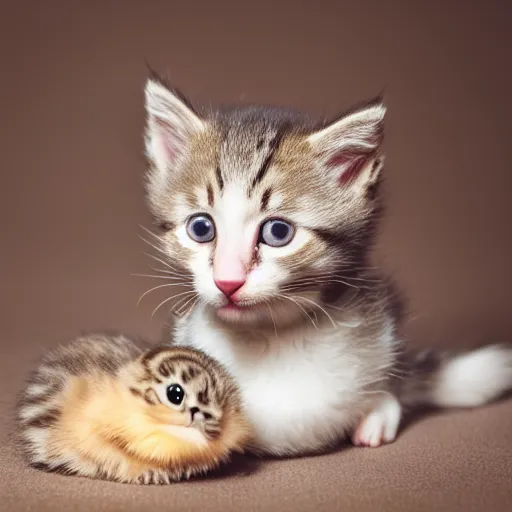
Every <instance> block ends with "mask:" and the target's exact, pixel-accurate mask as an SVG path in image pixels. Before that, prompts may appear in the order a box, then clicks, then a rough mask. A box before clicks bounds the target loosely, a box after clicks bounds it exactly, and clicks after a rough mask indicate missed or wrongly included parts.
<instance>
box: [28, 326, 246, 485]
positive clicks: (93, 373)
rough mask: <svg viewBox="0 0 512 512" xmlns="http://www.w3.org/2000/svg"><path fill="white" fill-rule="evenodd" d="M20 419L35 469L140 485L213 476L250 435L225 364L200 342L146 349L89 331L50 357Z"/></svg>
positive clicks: (34, 382)
mask: <svg viewBox="0 0 512 512" xmlns="http://www.w3.org/2000/svg"><path fill="white" fill-rule="evenodd" d="M18 422H19V428H20V440H21V444H22V447H23V451H24V452H25V454H26V456H27V458H28V460H29V462H30V464H31V465H32V466H34V467H37V468H40V469H44V470H46V471H55V472H59V473H65V474H72V475H80V476H86V477H90V478H99V479H105V480H113V481H117V482H125V483H138V484H169V483H171V482H172V481H177V480H180V479H182V478H189V477H190V476H193V475H196V474H201V473H205V472H207V471H209V470H212V469H214V468H216V467H218V466H219V465H220V464H221V462H223V461H225V460H227V458H228V457H229V454H230V453H231V452H233V451H239V452H241V451H243V449H244V446H245V445H246V444H247V443H248V442H249V440H250V438H251V431H250V426H249V423H248V422H247V420H246V418H245V414H244V411H243V408H242V403H241V397H240V393H239V390H238V387H237V385H236V384H235V381H234V380H233V378H232V377H231V376H230V375H229V374H228V373H227V371H226V370H224V369H223V367H222V366H221V365H220V364H218V363H217V362H215V361H214V360H213V359H212V358H210V357H208V356H206V355H205V354H203V353H202V352H200V351H198V350H194V349H188V348H182V347H179V348H178V347H171V346H169V345H167V346H165V345H160V346H157V347H155V348H152V349H148V350H146V351H143V350H142V349H141V348H139V347H138V346H137V345H135V343H133V342H132V341H131V340H129V339H127V338H125V337H124V336H116V337H114V336H105V335H93V336H87V337H83V338H79V339H77V340H75V341H74V342H72V343H70V344H69V345H66V346H61V347H59V348H57V349H56V350H54V351H52V352H50V353H49V354H47V355H46V356H45V357H44V358H43V360H42V361H41V363H40V364H39V366H38V367H37V369H36V370H35V372H34V373H33V374H32V375H31V377H30V378H29V381H28V383H27V386H26V388H25V389H24V391H23V393H22V396H21V399H20V403H19V407H18Z"/></svg>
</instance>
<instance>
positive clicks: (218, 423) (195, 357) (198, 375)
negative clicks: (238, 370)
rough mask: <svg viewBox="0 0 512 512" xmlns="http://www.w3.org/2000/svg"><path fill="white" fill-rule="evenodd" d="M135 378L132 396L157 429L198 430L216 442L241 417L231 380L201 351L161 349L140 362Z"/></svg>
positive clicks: (132, 368)
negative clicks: (225, 427) (224, 427)
mask: <svg viewBox="0 0 512 512" xmlns="http://www.w3.org/2000/svg"><path fill="white" fill-rule="evenodd" d="M130 373H131V376H132V378H131V379H130V380H131V381H132V382H131V383H130V384H129V386H130V391H131V393H132V394H134V395H135V396H136V397H137V398H139V399H141V400H144V402H145V403H146V404H147V405H149V407H148V410H147V413H148V414H149V416H150V417H151V418H152V420H154V421H156V422H157V423H161V424H168V425H181V426H185V427H195V428H197V429H199V430H200V431H201V432H202V433H203V434H204V435H205V436H206V437H207V438H208V439H216V438H218V437H219V436H220V433H221V428H222V425H223V424H225V423H226V421H229V419H230V418H229V416H230V415H233V414H235V415H236V414H241V413H240V410H241V409H240V398H239V392H238V388H237V387H236V385H235V384H234V381H233V379H232V378H231V376H230V375H229V374H227V372H226V371H225V370H224V369H223V368H222V367H220V366H219V365H218V363H216V362H215V361H213V360H211V358H209V357H208V356H206V355H204V354H202V353H200V352H198V351H196V350H193V349H188V348H169V347H165V348H161V347H157V348H155V349H153V350H150V351H148V352H147V353H146V354H144V355H143V356H141V357H139V359H138V360H136V361H135V363H134V365H132V367H131V368H130Z"/></svg>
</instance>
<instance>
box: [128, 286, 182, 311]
mask: <svg viewBox="0 0 512 512" xmlns="http://www.w3.org/2000/svg"><path fill="white" fill-rule="evenodd" d="M168 286H189V287H190V286H191V285H189V284H187V283H167V284H161V285H159V286H155V287H153V288H150V289H149V290H147V291H145V292H144V293H143V294H142V295H141V296H140V298H139V300H138V301H137V307H139V304H140V302H141V300H142V299H143V298H144V297H145V296H146V295H147V294H148V293H151V292H152V291H154V290H158V289H159V288H166V287H168Z"/></svg>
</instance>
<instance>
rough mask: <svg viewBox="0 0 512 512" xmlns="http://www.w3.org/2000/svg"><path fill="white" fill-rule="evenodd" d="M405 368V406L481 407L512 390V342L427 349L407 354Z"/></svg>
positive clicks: (401, 394)
mask: <svg viewBox="0 0 512 512" xmlns="http://www.w3.org/2000/svg"><path fill="white" fill-rule="evenodd" d="M404 368H405V370H406V371H405V374H404V375H403V378H400V379H398V381H397V386H398V397H399V400H400V401H401V402H402V404H403V405H405V406H421V405H428V406H435V407H478V406H480V405H484V404H486V403H489V402H491V401H493V400H495V399H497V398H499V397H501V396H502V395H503V394H504V393H506V392H508V391H510V390H512V346H506V345H490V346H485V347H482V348H479V349H477V350H472V351H469V352H464V353H451V354H450V353H441V352H435V351H424V352H420V353H418V354H416V355H415V356H414V357H406V359H405V360H404Z"/></svg>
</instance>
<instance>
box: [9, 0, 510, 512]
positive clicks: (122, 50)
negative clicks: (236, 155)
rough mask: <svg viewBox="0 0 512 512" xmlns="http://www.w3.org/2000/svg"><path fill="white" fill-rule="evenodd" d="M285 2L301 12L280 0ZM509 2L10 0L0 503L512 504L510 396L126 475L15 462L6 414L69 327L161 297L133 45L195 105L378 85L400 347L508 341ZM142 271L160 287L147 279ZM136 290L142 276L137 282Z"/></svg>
mask: <svg viewBox="0 0 512 512" xmlns="http://www.w3.org/2000/svg"><path fill="white" fill-rule="evenodd" d="M299 4H300V6H299ZM511 14H512V7H511V4H510V3H508V4H507V3H505V2H501V1H498V0H495V1H490V2H477V1H476V0H475V1H467V2H464V3H463V4H462V3H460V2H456V1H454V0H449V1H445V2H442V3H440V2H439V3H437V2H431V3H430V4H427V3H426V2H400V1H398V0H394V1H389V2H366V1H357V2H356V1H353V2H328V1H318V0H317V1H315V2H312V1H306V2H300V3H297V2H293V1H291V0H289V1H281V2H275V3H270V2H269V3H265V2H253V3H250V4H249V3H244V4H243V6H242V3H240V2H235V1H234V0H233V1H231V2H229V1H226V0H225V1H221V2H202V3H201V4H199V3H197V4H196V3H193V2H190V3H187V2H182V3H179V4H178V3H176V2H156V1H154V2H147V3H144V4H143V3H142V2H133V1H131V2H130V1H126V2H112V1H103V2H64V1H61V0H59V1H57V0H53V1H51V2H36V1H35V0H33V1H31V2H19V3H17V5H16V6H14V2H12V3H11V5H9V6H4V8H3V10H2V16H1V18H0V48H1V52H2V59H1V61H0V66H1V72H2V85H1V86H0V101H1V107H2V110H1V112H2V122H1V123H0V144H1V155H2V170H1V173H2V174H1V176H2V180H1V187H0V194H1V197H0V210H1V222H2V237H1V248H2V250H1V251H0V265H1V267H0V268H1V271H2V294H1V296H0V325H1V328H2V336H1V337H0V343H1V351H2V352H1V355H2V357H1V358H0V379H1V386H0V411H1V414H0V443H1V444H0V446H1V448H0V509H1V510H8V511H18V510H35V511H44V510H52V511H59V510H76V511H77V512H79V511H82V510H84V511H85V510H94V511H96V512H100V511H106V510H125V511H130V510H145V509H153V510H156V509H158V510H173V511H174V510H180V511H182V510H186V511H188V510H191V511H193V510H202V511H205V510H206V511H210V510H212V511H217V510H218V511H227V510H244V511H252V510H262V511H272V510H283V511H288V510H289V511H302V510H304V511H306V510H314V511H315V512H321V511H332V510H357V511H358V512H363V511H366V510H368V511H375V510H382V511H387V510H389V511H404V512H405V511H407V512H408V511H413V510H425V511H431V510H448V511H452V510H461V511H472V510H475V511H484V510H485V511H487V510H492V511H506V510H512V483H511V482H512V403H511V402H510V401H504V402H502V403H499V404H494V405H491V406H489V407H486V408H482V409H479V410H476V411H457V412H446V413H443V414H440V415H435V416H429V417H425V418H422V419H421V420H418V421H416V422H414V423H413V424H411V425H409V426H407V427H406V428H405V429H404V431H403V433H402V435H401V436H400V437H399V439H398V440H397V442H396V443H394V444H393V445H390V446H387V447H384V448H380V449H377V450H372V449H361V448H356V449H355V448H351V447H348V448H346V449H344V450H340V451H339V452H336V453H332V454H328V455H325V456H322V457H314V458H304V459H294V460H284V461H280V460H268V461H262V462H259V463H258V462H257V461H254V460H247V459H243V458H242V459H238V460H237V461H236V463H234V464H233V465H232V466H230V467H228V468H226V469H225V470H224V471H222V472H221V473H220V474H218V475H216V476H215V477H214V476H212V477H211V478H208V479H205V480H202V481H194V482H188V483H183V484H179V485H175V486H171V487H163V488H156V487H137V486H126V485H119V484H111V483H106V482H97V481H89V480H85V479H77V478H67V477H61V476H58V475H48V474H44V473H41V472H38V471H35V470H31V469H28V468H26V466H25V464H24V462H23V461H22V460H20V458H19V456H18V454H17V453H16V450H15V447H14V445H13V443H12V440H11V439H10V435H11V434H12V407H13V403H14V398H15V394H16V392H17V391H18V390H19V388H20V385H21V383H22V380H23V378H24V377H25V375H26V373H27V371H28V370H29V368H30V367H31V365H32V364H33V362H34V361H35V360H36V359H37V357H38V356H39V355H40V354H41V353H42V352H43V351H44V350H45V349H47V348H49V347H52V346H55V344H57V343H60V342H64V341H66V340H67V339H70V338H71V337H73V336H75V335H76V334H77V333H78V332H79V331H80V330H82V329H85V330H95V329H103V328H108V329H119V330H122V331H124V332H126V333H128V334H130V333H132V334H135V335H141V336H144V337H147V338H149V339H154V340H156V339H157V338H158V337H159V335H160V330H161V325H162V321H163V315H162V314H159V315H156V316H155V318H154V319H153V321H151V320H150V314H151V311H152V310H153V309H154V307H156V305H157V304H158V298H160V299H162V298H163V297H164V295H163V294H159V293H158V292H155V293H154V295H152V296H150V297H149V298H147V299H145V300H144V301H143V302H142V303H141V305H140V307H139V308H137V307H136V302H137V299H138V297H139V296H140V294H141V293H142V292H143V291H145V290H146V289H147V288H148V287H149V286H150V285H152V283H153V282H152V281H150V280H148V279H142V278H138V277H132V276H130V275H129V274H130V273H145V272H146V271H147V270H148V265H149V263H150V262H149V259H148V258H146V257H145V256H143V254H142V253H143V252H144V251H145V250H147V247H146V246H145V244H144V243H143V242H142V241H140V239H139V238H138V237H137V234H138V233H139V234H142V230H141V229H140V228H139V227H138V225H139V224H145V225H147V223H148V218H147V214H146V211H145V209H144V204H143V195H142V187H141V174H142V170H143V167H144V161H143V158H142V125H143V105H142V87H143V83H144V79H145V76H146V67H145V64H144V59H147V60H148V61H149V62H150V64H151V65H152V67H154V68H156V69H157V70H159V71H163V72H165V71H168V72H169V75H170V77H172V78H173V80H174V81H175V82H176V83H177V84H178V85H180V86H182V87H183V88H184V89H185V90H186V91H187V92H188V93H189V94H190V95H191V96H192V97H193V98H195V99H199V100H208V101H210V100H211V101H216V102H217V101H224V102H228V101H233V100H235V101H236V100H239V99H242V100H244V101H250V102H265V103H277V104H288V105H291V106H295V107H299V108H304V109H307V110H309V111H311V112H314V113H318V114H329V115H331V114H333V113H334V112H336V111H337V110H343V109H344V108H345V107H347V106H348V105H349V104H350V103H352V102H356V101H359V100H361V99H364V98H366V97H369V96H372V95H374V94H376V93H378V92H379V91H380V90H381V89H382V87H384V86H386V87H387V89H386V96H387V102H388V104H389V116H388V136H387V141H386V145H387V155H388V158H387V163H388V165H387V169H388V170H387V176H388V180H387V186H386V191H387V194H388V198H389V208H388V215H387V217H386V221H385V223H384V225H383V233H382V237H381V244H380V247H379V249H378V251H377V257H378V258H379V259H380V260H381V261H382V262H383V263H384V265H385V266H386V267H387V268H388V269H389V270H390V271H392V272H393V273H394V274H395V276H396V277H397V279H398V281H399V283H400V284H401V285H402V287H403V288H404V289H405V290H406V291H407V294H408V295H409V297H410V308H411V316H410V317H411V320H410V322H409V323H408V324H407V326H406V334H407V335H408V337H409V338H410V339H411V343H416V344H421V345H426V344H437V345H439V346H443V347H446V346H456V345H459V346H461V345H467V346H471V345H474V344H477V343H480V342H485V341H489V342H494V341H501V340H512V323H511V320H510V304H511V303H512V286H511V284H512V269H511V266H510V261H511V260H512V238H511V237H510V229H511V228H510V224H511V222H510V221H511V220H512V202H511V201H510V190H511V189H512V172H511V169H510V156H509V148H510V139H511V136H512V132H511V128H510V126H511V123H510V119H511V114H512V106H511V102H510V91H511V90H512V71H511V67H510V65H509V63H510V60H511V51H510V48H511V47H512V36H511V31H510V21H511ZM157 284H158V283H157ZM153 285H154V284H153Z"/></svg>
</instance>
